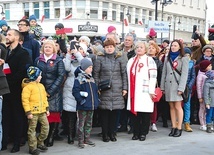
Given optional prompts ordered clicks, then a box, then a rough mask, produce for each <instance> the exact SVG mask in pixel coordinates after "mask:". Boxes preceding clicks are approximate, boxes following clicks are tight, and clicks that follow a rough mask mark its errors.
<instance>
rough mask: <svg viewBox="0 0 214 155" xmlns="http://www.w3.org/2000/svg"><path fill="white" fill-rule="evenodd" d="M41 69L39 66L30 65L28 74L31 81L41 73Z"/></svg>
mask: <svg viewBox="0 0 214 155" xmlns="http://www.w3.org/2000/svg"><path fill="white" fill-rule="evenodd" d="M41 72H42V71H41V70H40V69H39V68H38V67H34V66H30V67H29V68H28V69H27V76H28V77H29V79H30V80H31V81H35V80H36V79H37V78H38V77H39V75H40V74H41Z"/></svg>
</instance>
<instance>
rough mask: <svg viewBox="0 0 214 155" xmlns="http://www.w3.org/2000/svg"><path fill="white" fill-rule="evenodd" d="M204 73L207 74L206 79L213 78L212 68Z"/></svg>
mask: <svg viewBox="0 0 214 155" xmlns="http://www.w3.org/2000/svg"><path fill="white" fill-rule="evenodd" d="M205 75H206V76H207V78H208V79H211V80H213V79H214V71H213V70H209V71H207V72H206V73H205Z"/></svg>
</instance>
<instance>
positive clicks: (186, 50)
mask: <svg viewBox="0 0 214 155" xmlns="http://www.w3.org/2000/svg"><path fill="white" fill-rule="evenodd" d="M184 52H185V54H189V55H191V53H192V52H191V50H190V48H188V47H184Z"/></svg>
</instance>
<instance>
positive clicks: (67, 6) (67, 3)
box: [65, 0, 72, 16]
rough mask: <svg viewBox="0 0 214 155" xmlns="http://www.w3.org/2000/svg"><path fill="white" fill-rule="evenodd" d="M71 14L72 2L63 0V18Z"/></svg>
mask: <svg viewBox="0 0 214 155" xmlns="http://www.w3.org/2000/svg"><path fill="white" fill-rule="evenodd" d="M69 14H72V1H71V0H65V16H68V15H69Z"/></svg>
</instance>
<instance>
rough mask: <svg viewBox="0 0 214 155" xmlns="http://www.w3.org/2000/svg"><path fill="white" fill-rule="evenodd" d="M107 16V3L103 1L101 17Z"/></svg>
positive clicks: (105, 17)
mask: <svg viewBox="0 0 214 155" xmlns="http://www.w3.org/2000/svg"><path fill="white" fill-rule="evenodd" d="M107 17H108V3H106V2H103V11H102V18H103V19H104V20H105V19H107Z"/></svg>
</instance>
